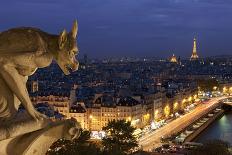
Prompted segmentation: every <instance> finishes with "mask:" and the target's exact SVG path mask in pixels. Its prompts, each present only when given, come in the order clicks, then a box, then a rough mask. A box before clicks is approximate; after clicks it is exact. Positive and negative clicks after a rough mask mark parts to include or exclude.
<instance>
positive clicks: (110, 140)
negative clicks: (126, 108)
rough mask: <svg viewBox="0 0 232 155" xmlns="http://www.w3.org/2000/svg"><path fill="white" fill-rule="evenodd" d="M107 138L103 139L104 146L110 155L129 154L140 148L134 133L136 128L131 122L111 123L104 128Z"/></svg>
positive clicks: (114, 121)
mask: <svg viewBox="0 0 232 155" xmlns="http://www.w3.org/2000/svg"><path fill="white" fill-rule="evenodd" d="M103 130H104V131H105V132H106V133H107V136H106V137H105V138H103V140H102V145H103V146H104V151H105V152H107V154H108V155H111V154H112V155H123V154H129V153H131V152H132V150H133V149H134V148H135V147H137V146H138V144H137V141H136V139H135V137H134V136H133V132H134V131H135V128H134V127H132V126H131V123H130V122H127V121H125V120H118V121H116V120H113V121H109V123H108V125H107V126H105V127H103Z"/></svg>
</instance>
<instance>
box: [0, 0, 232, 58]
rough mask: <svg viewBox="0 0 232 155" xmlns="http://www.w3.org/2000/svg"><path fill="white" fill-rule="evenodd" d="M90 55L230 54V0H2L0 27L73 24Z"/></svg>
mask: <svg viewBox="0 0 232 155" xmlns="http://www.w3.org/2000/svg"><path fill="white" fill-rule="evenodd" d="M74 19H78V23H79V36H78V43H79V48H80V52H81V56H83V54H87V55H88V57H90V58H106V57H111V58H112V57H122V56H132V57H163V58H166V57H169V56H171V55H172V53H175V54H176V55H177V56H181V57H182V58H184V57H189V56H190V55H191V51H192V41H193V37H194V36H196V38H197V40H198V52H199V55H200V56H201V57H206V56H213V55H227V54H232V0H37V1H35V0H3V1H1V3H0V31H4V30H6V29H9V28H12V27H18V26H32V27H39V28H41V29H42V30H44V31H48V32H50V33H59V32H60V31H61V30H62V29H63V28H66V29H67V30H70V29H71V25H72V22H73V21H74Z"/></svg>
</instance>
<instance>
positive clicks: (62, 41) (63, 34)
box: [58, 29, 68, 49]
mask: <svg viewBox="0 0 232 155" xmlns="http://www.w3.org/2000/svg"><path fill="white" fill-rule="evenodd" d="M67 36H68V33H67V31H66V30H65V29H64V30H63V31H62V32H61V33H60V36H59V42H58V44H59V49H62V48H63V47H64V45H65V43H66V41H67Z"/></svg>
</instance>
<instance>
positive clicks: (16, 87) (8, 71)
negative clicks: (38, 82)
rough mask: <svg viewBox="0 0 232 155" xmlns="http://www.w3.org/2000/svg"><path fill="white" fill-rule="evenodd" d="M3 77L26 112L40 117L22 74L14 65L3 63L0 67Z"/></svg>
mask: <svg viewBox="0 0 232 155" xmlns="http://www.w3.org/2000/svg"><path fill="white" fill-rule="evenodd" d="M0 73H1V75H2V77H3V79H4V80H5V81H6V83H7V85H8V87H9V88H10V89H11V91H12V92H13V93H14V94H15V95H16V96H17V98H18V99H19V100H20V102H21V103H22V104H23V106H24V107H25V108H26V110H27V111H28V113H29V114H30V115H31V116H32V117H33V118H34V119H36V120H38V119H40V118H41V114H40V113H39V112H37V111H36V110H35V108H34V107H33V105H32V102H31V100H30V97H29V94H28V91H27V88H26V84H25V81H24V80H23V78H24V77H23V76H22V75H20V74H19V73H18V71H17V70H16V69H15V67H13V66H10V65H4V66H2V67H1V69H0Z"/></svg>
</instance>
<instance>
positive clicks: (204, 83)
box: [197, 79, 219, 91]
mask: <svg viewBox="0 0 232 155" xmlns="http://www.w3.org/2000/svg"><path fill="white" fill-rule="evenodd" d="M197 84H198V86H199V87H200V90H203V91H212V90H213V87H214V86H216V87H218V86H219V83H218V81H217V80H216V79H207V80H204V79H201V80H198V81H197Z"/></svg>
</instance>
